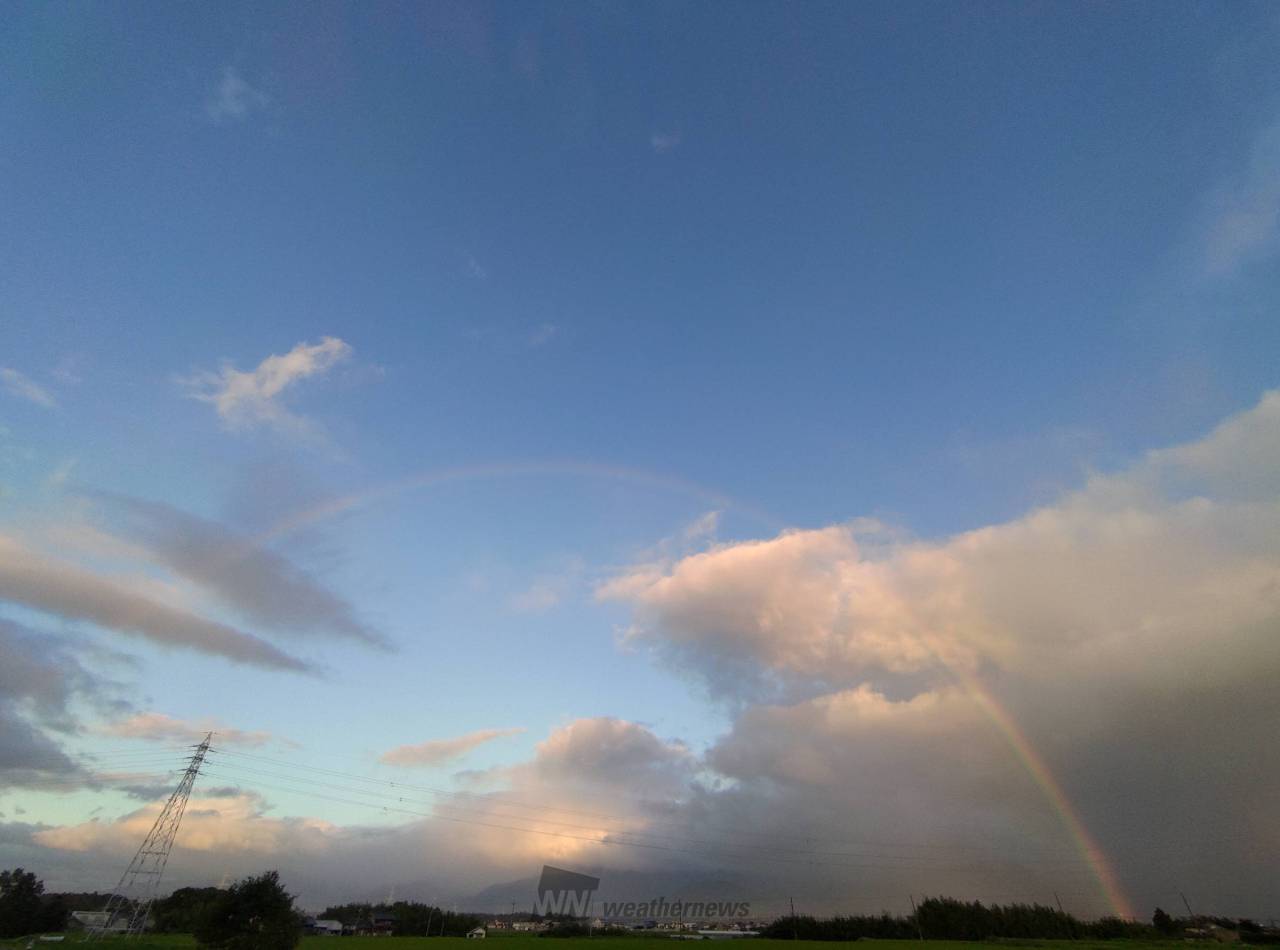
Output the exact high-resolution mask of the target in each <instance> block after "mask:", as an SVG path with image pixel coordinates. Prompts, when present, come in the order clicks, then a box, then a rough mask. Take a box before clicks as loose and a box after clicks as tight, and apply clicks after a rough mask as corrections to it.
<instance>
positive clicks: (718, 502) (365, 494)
mask: <svg viewBox="0 0 1280 950" xmlns="http://www.w3.org/2000/svg"><path fill="white" fill-rule="evenodd" d="M531 475H572V476H578V477H584V478H607V479H612V480H615V481H623V482H629V483H631V484H633V485H643V486H645V487H648V488H658V489H663V490H666V491H671V492H675V493H678V494H684V495H690V496H692V497H694V498H697V499H699V500H701V501H703V502H704V503H706V504H708V505H710V506H711V507H713V508H716V509H733V510H735V511H739V512H741V513H743V514H745V515H748V516H750V517H752V518H753V519H755V520H756V521H759V522H761V523H763V524H766V525H768V526H769V527H770V528H772V529H774V530H777V529H779V528H780V527H781V525H780V523H779V522H778V521H777V519H775V518H773V517H772V516H771V515H769V514H768V513H767V512H765V511H763V510H761V509H759V508H756V507H754V506H752V505H746V504H743V503H741V502H738V501H734V500H733V499H732V498H730V497H729V496H728V495H725V494H724V493H722V492H718V491H714V490H712V489H709V488H706V487H704V486H702V485H699V484H697V483H696V482H692V481H689V480H687V479H683V478H676V477H674V476H671V475H664V474H661V473H658V472H649V471H645V470H643V469H637V468H626V467H623V466H619V465H602V464H599V463H597V462H582V461H574V460H553V461H537V460H534V461H521V462H493V463H489V464H486V465H468V466H459V467H455V468H438V469H430V470H428V471H425V472H420V473H418V474H417V475H410V476H409V477H407V478H402V479H397V480H395V481H391V482H385V483H383V484H381V485H375V486H374V487H372V488H367V489H364V490H362V491H357V492H351V493H350V494H346V495H340V496H338V497H337V498H331V499H329V500H328V501H325V502H322V503H321V504H318V505H315V506H313V507H311V508H308V509H306V510H304V511H301V512H298V513H296V514H293V515H290V516H289V517H288V518H284V519H282V520H280V521H278V522H276V523H275V524H273V525H272V526H271V527H270V528H268V529H267V530H266V531H264V532H263V533H261V534H259V535H258V536H256V537H255V538H254V539H253V542H254V543H255V544H259V545H261V544H270V543H272V542H273V541H277V540H279V539H280V538H283V537H286V536H288V535H290V534H292V533H294V532H295V531H300V530H302V529H303V528H306V527H309V526H311V525H314V524H316V523H318V522H321V521H326V520H328V519H329V518H334V517H337V516H338V515H340V514H343V513H344V512H347V511H351V510H353V509H356V508H363V507H366V506H368V505H372V504H375V503H377V502H379V501H383V500H385V499H387V498H391V497H394V496H396V495H399V494H402V493H404V492H407V491H412V490H417V489H424V488H434V487H436V486H439V485H445V484H448V483H450V482H461V481H470V480H472V479H483V478H512V477H523V476H531Z"/></svg>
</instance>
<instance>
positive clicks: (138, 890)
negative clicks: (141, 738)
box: [97, 732, 213, 936]
mask: <svg viewBox="0 0 1280 950" xmlns="http://www.w3.org/2000/svg"><path fill="white" fill-rule="evenodd" d="M212 740H213V733H212V732H211V733H209V734H208V735H207V736H205V737H204V741H203V742H201V743H200V744H199V745H198V746H196V751H195V753H194V754H193V755H192V756H191V762H190V763H189V764H188V765H187V771H186V772H185V773H184V774H183V776H182V781H180V782H179V783H178V787H177V788H175V789H174V790H173V794H172V795H170V796H169V800H168V801H167V802H165V805H164V808H163V809H162V810H161V812H160V817H159V818H157V819H156V823H155V824H154V825H152V826H151V830H150V831H149V832H147V836H146V837H145V838H143V839H142V846H141V847H139V848H138V853H137V854H135V855H134V856H133V860H132V861H130V862H129V866H128V867H127V868H126V869H125V872H124V874H122V875H121V876H120V883H119V884H117V885H116V889H115V890H114V891H113V892H112V894H111V897H110V899H109V900H108V901H107V906H106V907H105V908H104V910H103V919H102V925H101V927H100V928H99V929H98V931H97V935H98V936H101V935H102V934H105V933H125V934H140V933H142V931H143V930H144V929H145V928H146V926H147V914H148V913H150V911H151V903H152V902H153V901H154V900H155V899H156V891H158V890H159V888H160V878H161V877H162V876H163V875H164V866H165V865H166V864H168V863H169V852H170V851H172V850H173V839H174V838H175V837H176V836H177V834H178V825H179V824H181V823H182V813H183V812H184V811H186V809H187V799H188V798H190V797H191V786H192V785H194V784H195V781H196V776H197V775H199V774H200V766H201V765H203V764H204V756H205V753H206V752H208V751H209V743H210V742H211V741H212Z"/></svg>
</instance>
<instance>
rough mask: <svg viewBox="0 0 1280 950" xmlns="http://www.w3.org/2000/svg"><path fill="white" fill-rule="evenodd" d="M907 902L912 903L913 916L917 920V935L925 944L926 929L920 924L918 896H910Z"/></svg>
mask: <svg viewBox="0 0 1280 950" xmlns="http://www.w3.org/2000/svg"><path fill="white" fill-rule="evenodd" d="M907 900H909V901H911V916H912V917H914V918H915V919H916V933H917V934H918V935H919V936H920V941H921V942H922V943H923V942H924V927H923V926H921V924H920V911H919V909H918V908H917V907H916V896H915V895H914V894H908V895H907Z"/></svg>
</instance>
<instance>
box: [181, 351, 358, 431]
mask: <svg viewBox="0 0 1280 950" xmlns="http://www.w3.org/2000/svg"><path fill="white" fill-rule="evenodd" d="M350 356H351V347H350V346H349V345H348V344H347V343H345V342H343V341H342V340H339V339H338V338H337V337H331V336H326V337H323V338H322V339H321V340H320V342H319V343H299V344H298V345H297V346H295V347H294V348H293V349H292V350H290V351H289V352H288V353H285V354H283V355H273V356H268V357H267V358H266V359H264V360H263V361H262V362H261V363H259V364H258V366H257V368H255V369H253V370H250V371H243V370H238V369H236V368H235V367H233V366H231V365H230V364H225V365H224V366H223V367H222V368H221V369H220V370H218V371H217V372H203V373H197V374H196V375H194V376H191V377H187V378H184V379H181V380H179V382H180V383H181V385H182V386H183V388H184V389H185V390H186V393H187V395H188V396H190V397H191V398H192V399H198V400H200V401H201V402H206V403H208V404H210V405H211V406H213V407H214V409H215V410H216V411H217V413H218V417H219V418H220V419H221V420H222V422H223V424H224V425H225V426H226V427H227V428H228V429H231V430H233V431H234V430H247V429H254V428H258V427H269V428H274V429H277V430H279V431H282V432H286V433H291V434H294V435H303V436H314V435H315V434H316V430H315V428H314V426H313V425H312V423H311V422H309V421H308V420H307V419H305V418H303V417H302V416H299V415H296V414H295V413H293V412H291V411H290V410H289V409H287V408H285V406H284V405H283V399H284V397H285V395H286V393H287V392H288V391H289V390H291V389H293V388H294V387H296V385H297V384H298V383H299V382H301V381H302V380H304V379H309V378H311V377H314V376H320V375H323V374H324V373H326V372H328V371H329V370H330V369H332V368H333V367H334V366H335V365H337V364H338V363H340V362H342V361H343V360H346V359H348V358H349V357H350Z"/></svg>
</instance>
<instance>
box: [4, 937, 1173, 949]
mask: <svg viewBox="0 0 1280 950" xmlns="http://www.w3.org/2000/svg"><path fill="white" fill-rule="evenodd" d="M27 939H28V938H24V939H22V940H10V941H0V948H4V950H9V948H19V947H25V946H26V945H27ZM489 939H490V940H497V941H499V942H500V943H501V945H502V950H587V948H590V950H646V948H650V947H651V948H653V950H656V948H657V946H658V945H661V946H664V947H669V948H671V950H675V948H676V947H681V946H685V945H686V944H685V942H684V941H678V942H673V941H672V940H671V938H670V937H667V936H665V935H656V934H637V935H636V936H626V937H591V938H583V937H575V938H554V937H538V936H533V935H528V934H503V935H501V936H491V937H489ZM727 943H729V941H724V942H721V943H719V944H718V946H725V945H726V944H727ZM747 943H748V945H749V946H750V947H752V948H753V950H823V948H824V947H825V948H831V947H834V946H838V945H839V944H838V942H835V941H818V940H762V939H759V938H755V939H749V940H748V941H747ZM68 944H70V945H73V946H80V935H78V934H76V935H68V937H67V939H66V940H65V941H64V942H63V943H62V944H61V945H62V946H67V945H68ZM36 946H37V947H39V946H41V944H40V943H39V942H37V943H36ZM43 946H47V947H53V946H58V944H44V945H43ZM86 946H88V945H86ZM92 946H95V947H104V948H113V950H192V948H194V947H195V940H194V939H193V938H192V937H191V935H190V934H163V935H157V936H154V937H146V938H143V939H138V940H123V939H109V940H103V941H101V942H99V943H95V944H93V945H92ZM699 946H703V944H699ZM858 946H859V948H860V950H992V948H993V947H997V946H1003V947H1008V948H1010V950H1017V948H1024V950H1033V948H1050V950H1157V948H1158V950H1169V947H1170V943H1169V941H1163V942H1160V941H1142V940H992V941H989V942H985V943H981V942H969V941H962V940H924V941H917V940H859V941H858ZM475 947H476V945H475V942H474V941H468V940H465V939H464V938H462V937H303V938H302V943H301V944H300V950H426V948H430V950H467V948H470V950H475Z"/></svg>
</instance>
